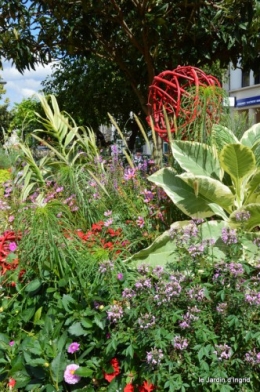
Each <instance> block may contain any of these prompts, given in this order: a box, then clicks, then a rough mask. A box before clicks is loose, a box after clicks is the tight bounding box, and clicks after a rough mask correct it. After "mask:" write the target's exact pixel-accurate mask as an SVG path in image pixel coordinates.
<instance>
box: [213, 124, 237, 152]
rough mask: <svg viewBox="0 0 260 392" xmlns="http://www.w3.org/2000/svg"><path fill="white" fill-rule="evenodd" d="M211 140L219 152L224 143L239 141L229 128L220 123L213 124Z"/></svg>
mask: <svg viewBox="0 0 260 392" xmlns="http://www.w3.org/2000/svg"><path fill="white" fill-rule="evenodd" d="M211 140H212V144H213V145H214V146H216V148H217V150H218V151H219V152H220V151H221V150H222V149H223V147H224V146H225V145H226V144H236V143H239V141H238V139H237V138H236V136H235V135H234V133H233V132H232V131H231V130H230V129H228V128H226V127H224V126H223V125H220V124H214V125H213V127H212V134H211Z"/></svg>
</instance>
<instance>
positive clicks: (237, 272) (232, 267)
mask: <svg viewBox="0 0 260 392" xmlns="http://www.w3.org/2000/svg"><path fill="white" fill-rule="evenodd" d="M226 268H227V270H228V271H229V273H230V275H233V276H235V277H238V276H241V275H243V273H244V268H243V266H242V264H240V263H234V262H231V263H229V264H226Z"/></svg>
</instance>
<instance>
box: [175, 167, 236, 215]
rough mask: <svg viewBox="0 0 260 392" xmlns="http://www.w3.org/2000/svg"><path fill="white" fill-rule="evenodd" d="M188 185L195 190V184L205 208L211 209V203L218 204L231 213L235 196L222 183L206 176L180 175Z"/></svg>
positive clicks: (191, 200)
mask: <svg viewBox="0 0 260 392" xmlns="http://www.w3.org/2000/svg"><path fill="white" fill-rule="evenodd" d="M178 177H179V178H181V179H182V180H183V181H184V182H186V184H188V185H189V186H190V187H192V188H195V184H196V187H197V194H198V198H199V197H200V198H201V199H202V200H204V203H205V208H206V209H209V208H210V207H209V206H208V204H209V203H216V204H218V205H219V206H220V207H222V208H224V210H226V211H228V212H231V211H232V207H233V205H234V201H235V198H234V195H233V193H232V192H231V190H230V189H229V188H228V187H227V186H226V185H224V184H222V182H220V181H218V180H215V179H213V178H210V177H205V176H193V175H192V174H190V173H183V174H181V175H178ZM193 200H194V197H193V199H190V204H192V203H193ZM198 212H199V213H200V212H201V213H203V211H198Z"/></svg>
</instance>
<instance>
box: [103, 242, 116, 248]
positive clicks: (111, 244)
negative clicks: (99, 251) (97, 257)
mask: <svg viewBox="0 0 260 392" xmlns="http://www.w3.org/2000/svg"><path fill="white" fill-rule="evenodd" d="M103 248H104V249H107V248H108V249H113V248H114V244H113V242H111V241H109V242H106V243H105V244H104V245H103Z"/></svg>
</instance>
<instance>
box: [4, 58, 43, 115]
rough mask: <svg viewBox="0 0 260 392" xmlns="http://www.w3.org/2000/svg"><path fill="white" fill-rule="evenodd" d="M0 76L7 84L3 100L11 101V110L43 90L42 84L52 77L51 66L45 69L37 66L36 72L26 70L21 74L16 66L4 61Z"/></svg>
mask: <svg viewBox="0 0 260 392" xmlns="http://www.w3.org/2000/svg"><path fill="white" fill-rule="evenodd" d="M0 75H1V77H2V78H3V80H4V81H5V82H6V84H5V85H4V88H5V90H6V94H5V95H3V97H2V99H3V100H4V99H5V98H9V99H10V105H9V108H10V109H11V108H12V107H13V106H14V103H20V102H21V101H22V99H24V98H29V97H31V96H33V95H34V94H35V93H37V92H39V91H40V90H41V89H42V86H41V82H42V81H43V80H44V79H46V77H47V76H49V75H51V64H49V65H47V66H45V67H43V66H42V65H38V66H35V71H33V70H30V71H28V70H26V71H24V73H23V74H21V73H20V72H19V71H18V70H17V69H16V68H15V66H12V65H11V62H9V61H3V70H2V71H1V70H0Z"/></svg>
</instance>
